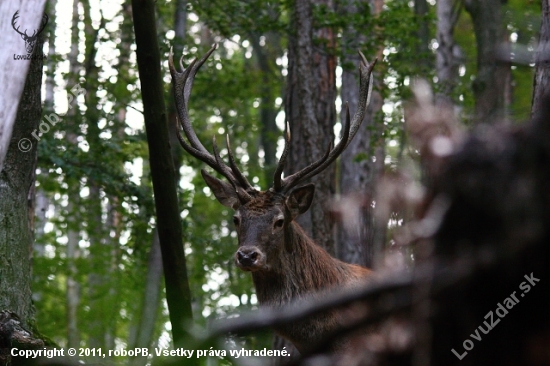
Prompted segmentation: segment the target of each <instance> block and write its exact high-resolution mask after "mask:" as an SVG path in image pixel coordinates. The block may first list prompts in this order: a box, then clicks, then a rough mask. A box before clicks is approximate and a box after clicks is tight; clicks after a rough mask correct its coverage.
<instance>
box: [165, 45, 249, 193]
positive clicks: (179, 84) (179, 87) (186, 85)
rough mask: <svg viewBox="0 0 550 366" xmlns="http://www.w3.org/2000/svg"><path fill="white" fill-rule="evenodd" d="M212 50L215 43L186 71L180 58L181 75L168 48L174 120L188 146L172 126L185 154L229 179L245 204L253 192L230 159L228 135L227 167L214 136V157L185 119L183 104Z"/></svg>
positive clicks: (185, 104) (187, 117)
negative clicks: (174, 112)
mask: <svg viewBox="0 0 550 366" xmlns="http://www.w3.org/2000/svg"><path fill="white" fill-rule="evenodd" d="M216 48H217V44H214V45H213V46H212V48H211V49H210V50H209V51H208V52H207V53H206V54H205V55H204V56H203V57H202V58H201V59H200V60H198V61H197V59H195V60H193V62H191V64H190V65H189V66H188V67H187V68H184V67H183V57H182V58H181V59H180V67H181V69H182V72H178V71H177V70H176V68H175V67H174V60H173V54H172V49H170V57H169V60H168V64H169V66H170V74H171V75H172V83H173V85H174V96H175V99H176V109H177V111H178V120H179V123H180V125H181V128H183V132H184V133H185V136H186V137H187V139H188V140H189V143H188V142H187V141H185V139H184V138H183V136H182V135H181V131H180V127H179V126H176V131H177V136H178V139H179V141H180V143H181V146H183V148H184V149H185V151H187V152H188V153H189V154H191V155H193V156H194V157H196V158H197V159H199V160H201V161H203V162H205V163H206V164H208V165H210V166H211V167H212V168H213V169H214V170H215V171H217V172H218V173H220V174H221V175H223V176H224V177H226V178H227V180H229V182H230V183H231V184H232V185H233V188H235V191H236V192H237V195H238V196H239V199H240V200H241V202H247V201H249V200H250V199H251V195H253V194H254V193H255V192H257V191H256V190H255V189H254V188H253V187H252V185H250V183H249V182H248V180H247V179H246V177H245V176H244V175H243V173H242V172H241V171H240V170H239V168H238V167H237V164H236V163H235V158H234V156H233V151H232V150H231V144H230V143H229V135H227V139H226V144H227V151H228V156H229V166H227V165H226V164H224V163H223V162H222V160H221V158H220V155H219V152H218V148H217V145H216V139H215V137H214V138H213V139H212V142H213V151H214V155H212V154H210V153H209V152H208V150H206V148H205V147H204V146H203V145H202V143H201V142H200V141H199V139H198V137H197V134H196V133H195V131H194V130H193V127H192V126H191V121H190V119H189V114H188V109H187V105H188V103H189V96H190V94H191V89H192V88H193V81H194V80H195V75H196V74H197V71H199V69H200V68H201V66H202V65H203V64H204V62H205V61H206V60H207V59H208V57H210V55H211V54H212V52H214V50H215V49H216Z"/></svg>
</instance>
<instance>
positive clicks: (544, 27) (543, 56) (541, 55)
mask: <svg viewBox="0 0 550 366" xmlns="http://www.w3.org/2000/svg"><path fill="white" fill-rule="evenodd" d="M535 63H536V69H535V80H534V83H533V84H534V85H533V104H532V107H531V117H532V118H538V117H539V115H540V113H541V111H542V110H543V107H546V108H547V107H548V106H545V105H544V104H543V101H544V97H547V96H550V0H542V22H541V25H540V38H539V47H538V49H537V55H536V61H535ZM546 100H548V99H546Z"/></svg>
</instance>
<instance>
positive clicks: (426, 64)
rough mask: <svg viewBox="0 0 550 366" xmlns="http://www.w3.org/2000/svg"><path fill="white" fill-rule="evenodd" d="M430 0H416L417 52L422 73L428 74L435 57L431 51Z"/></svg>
mask: <svg viewBox="0 0 550 366" xmlns="http://www.w3.org/2000/svg"><path fill="white" fill-rule="evenodd" d="M428 12H429V8H428V1H427V0H414V14H415V15H416V22H417V24H418V27H417V31H416V36H417V37H418V44H417V48H416V50H417V52H418V55H419V56H420V73H421V74H422V75H424V74H427V73H428V72H429V71H430V69H431V68H432V67H433V59H432V57H431V52H430V23H429V19H428Z"/></svg>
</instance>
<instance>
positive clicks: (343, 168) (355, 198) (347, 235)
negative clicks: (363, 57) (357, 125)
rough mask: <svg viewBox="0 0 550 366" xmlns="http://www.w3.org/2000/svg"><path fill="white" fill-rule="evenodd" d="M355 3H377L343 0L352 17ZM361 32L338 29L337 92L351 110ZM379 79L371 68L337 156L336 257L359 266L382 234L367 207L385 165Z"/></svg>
mask: <svg viewBox="0 0 550 366" xmlns="http://www.w3.org/2000/svg"><path fill="white" fill-rule="evenodd" d="M358 5H363V7H366V6H369V7H370V9H371V13H372V14H373V15H376V14H377V12H379V11H380V9H381V7H380V6H377V5H379V4H376V2H375V1H373V0H367V1H362V2H356V1H351V0H348V1H346V2H344V8H343V9H342V10H343V12H344V13H345V14H347V15H348V17H353V15H354V14H357V13H358V12H361V11H364V9H363V8H361V9H359V8H358ZM362 34H363V33H362V30H361V29H358V28H356V27H354V26H351V25H348V26H347V27H345V28H344V29H343V32H342V47H343V49H342V65H343V72H342V91H341V97H342V103H345V102H348V104H349V109H350V113H354V111H356V110H357V108H358V102H359V87H358V80H359V78H358V68H357V65H358V64H359V55H358V54H357V51H358V50H360V49H361V48H362V45H363V44H365V43H366V41H367V39H366V38H365V36H362ZM379 51H380V50H379ZM378 56H380V55H378ZM369 61H371V60H369ZM379 79H380V74H379V73H375V75H374V83H375V87H374V88H373V89H372V96H371V99H370V104H369V106H368V108H367V111H366V114H365V119H364V121H363V125H362V126H361V129H359V131H358V132H357V134H356V135H355V137H354V139H353V140H352V141H351V143H350V144H349V146H348V147H347V149H346V150H345V151H344V152H343V153H342V158H341V161H340V192H341V195H342V198H341V200H340V202H339V204H338V208H337V211H338V212H339V216H340V218H341V225H340V228H339V229H340V230H339V244H338V249H339V250H338V258H340V259H342V260H343V261H345V262H348V263H355V264H359V265H362V266H372V265H373V260H374V252H375V248H378V249H377V250H381V247H382V246H383V241H384V239H383V237H384V236H385V235H383V233H378V235H377V234H376V231H377V228H378V225H375V221H374V215H373V209H372V202H373V198H374V195H375V184H376V180H377V178H378V177H379V176H380V174H381V173H382V171H383V168H384V146H383V139H382V128H383V123H382V121H381V120H380V116H377V113H378V112H379V111H380V110H381V108H382V104H383V100H382V96H381V95H380V92H379V87H380V85H381V82H380V80H379ZM345 118H346V110H345V107H344V105H343V106H342V111H341V113H340V120H341V121H345ZM380 234H382V235H380ZM375 241H376V243H375ZM380 241H382V243H380Z"/></svg>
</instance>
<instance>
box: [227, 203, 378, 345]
mask: <svg viewBox="0 0 550 366" xmlns="http://www.w3.org/2000/svg"><path fill="white" fill-rule="evenodd" d="M287 201H288V199H287V197H284V196H281V195H277V194H274V193H272V192H261V193H259V195H258V196H257V197H255V198H254V199H253V200H252V201H250V202H248V203H246V204H245V205H243V206H241V207H240V208H238V210H237V214H236V215H238V217H239V219H240V224H239V226H238V227H237V233H238V237H239V245H240V247H239V250H243V248H254V249H255V250H257V251H258V252H259V253H261V258H262V261H261V262H262V266H260V267H259V268H253V269H246V270H250V271H252V279H253V281H254V286H255V288H256V294H257V296H258V301H259V302H260V305H261V306H269V307H276V308H277V307H282V306H285V305H288V304H290V303H292V302H296V301H300V300H304V299H306V298H311V297H313V298H315V297H317V296H319V297H321V296H323V295H324V294H323V293H326V292H328V291H330V290H331V289H340V288H346V287H352V286H354V285H359V284H360V283H362V282H364V281H365V279H366V278H368V277H369V276H371V274H372V271H371V270H369V269H367V268H363V267H360V266H357V265H353V264H348V263H344V262H342V261H340V260H338V259H335V258H333V257H331V256H330V255H329V254H328V253H327V252H326V251H325V250H324V249H323V248H321V247H320V246H318V245H317V244H315V243H314V242H313V240H312V239H310V238H309V237H308V236H307V235H306V233H305V232H304V231H303V229H302V228H301V227H300V226H299V225H298V224H297V223H296V222H294V221H293V220H292V219H291V217H290V210H289V209H288V207H286V206H287V203H286V202H287ZM282 213H284V216H285V219H286V220H287V223H286V224H285V227H284V228H283V229H282V230H281V232H278V233H275V234H273V233H272V232H270V231H272V226H271V225H272V224H271V223H272V221H273V218H274V217H275V218H276V217H278V216H280V215H281V214H282ZM270 234H271V235H270ZM286 248H290V249H291V250H287V249H286ZM249 250H250V249H249ZM236 263H237V265H238V264H239V263H238V260H237V259H236ZM343 314H345V310H343V311H340V312H336V311H331V312H327V313H323V314H320V315H316V316H313V317H310V318H307V319H304V320H303V321H299V322H296V323H293V324H290V325H286V326H282V327H279V328H277V329H276V331H277V333H279V334H280V335H281V336H283V337H285V338H287V339H289V340H290V341H291V342H292V343H293V344H294V345H295V346H296V348H298V350H299V351H300V352H304V351H307V350H308V348H309V347H311V346H313V345H314V344H315V343H317V342H319V341H320V340H322V339H323V338H324V337H325V336H326V335H327V334H328V333H330V332H332V331H334V330H335V329H336V328H338V326H339V324H341V323H342V322H343V321H344V319H342V317H344V318H345V317H346V315H343ZM346 347H347V343H346V342H344V341H342V342H341V343H340V344H337V345H335V347H334V350H335V351H341V350H343V349H345V348H346Z"/></svg>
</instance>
